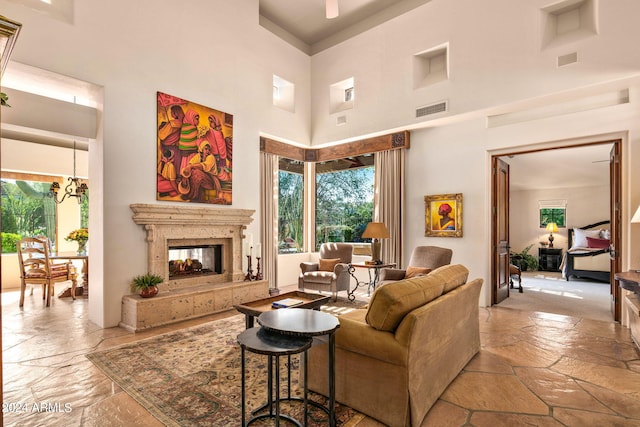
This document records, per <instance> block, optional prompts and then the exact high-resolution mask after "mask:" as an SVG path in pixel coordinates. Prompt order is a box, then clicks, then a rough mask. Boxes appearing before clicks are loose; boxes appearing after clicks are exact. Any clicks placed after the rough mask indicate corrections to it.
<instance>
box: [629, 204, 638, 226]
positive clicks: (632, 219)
mask: <svg viewBox="0 0 640 427" xmlns="http://www.w3.org/2000/svg"><path fill="white" fill-rule="evenodd" d="M631 222H633V223H638V222H640V206H638V209H636V213H634V214H633V218H631Z"/></svg>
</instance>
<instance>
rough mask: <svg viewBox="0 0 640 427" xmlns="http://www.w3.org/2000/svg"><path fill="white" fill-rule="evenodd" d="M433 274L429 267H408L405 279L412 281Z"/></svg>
mask: <svg viewBox="0 0 640 427" xmlns="http://www.w3.org/2000/svg"><path fill="white" fill-rule="evenodd" d="M430 272H431V269H430V268H427V267H412V266H408V267H407V272H406V273H405V274H404V278H405V279H411V278H412V277H417V276H422V275H425V274H428V273H430Z"/></svg>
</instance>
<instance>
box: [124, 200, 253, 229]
mask: <svg viewBox="0 0 640 427" xmlns="http://www.w3.org/2000/svg"><path fill="white" fill-rule="evenodd" d="M130 207H131V210H132V211H133V221H134V222H135V223H136V224H139V225H149V224H150V225H194V224H203V223H206V224H209V225H244V226H247V225H249V224H251V222H252V221H253V218H252V217H251V216H252V215H253V214H254V213H255V211H254V210H252V209H216V208H201V207H192V206H176V205H152V204H144V203H136V204H133V205H130Z"/></svg>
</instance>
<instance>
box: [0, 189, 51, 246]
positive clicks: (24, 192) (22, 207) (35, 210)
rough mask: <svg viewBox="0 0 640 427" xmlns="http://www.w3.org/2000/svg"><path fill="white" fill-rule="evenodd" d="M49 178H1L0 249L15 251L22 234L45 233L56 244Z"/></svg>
mask: <svg viewBox="0 0 640 427" xmlns="http://www.w3.org/2000/svg"><path fill="white" fill-rule="evenodd" d="M50 185H51V181H45V182H41V181H29V180H20V179H10V178H2V184H1V190H2V252H3V253H11V252H15V251H16V242H17V241H19V240H20V239H21V238H22V237H25V236H47V237H48V238H49V239H50V240H51V242H52V244H53V245H54V246H53V247H54V248H55V247H56V246H55V245H56V206H55V202H54V201H53V199H52V198H50V197H47V194H48V193H49V186H50Z"/></svg>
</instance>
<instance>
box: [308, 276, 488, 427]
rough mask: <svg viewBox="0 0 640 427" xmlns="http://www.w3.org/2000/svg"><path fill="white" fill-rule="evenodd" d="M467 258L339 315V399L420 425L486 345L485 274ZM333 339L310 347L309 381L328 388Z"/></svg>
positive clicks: (383, 418) (388, 419)
mask: <svg viewBox="0 0 640 427" xmlns="http://www.w3.org/2000/svg"><path fill="white" fill-rule="evenodd" d="M468 275H469V271H468V270H467V268H466V267H464V266H462V265H446V266H443V267H440V268H437V269H436V270H434V271H432V272H431V273H429V274H428V275H426V276H421V277H417V278H411V279H406V280H401V281H398V282H393V283H389V284H387V285H385V286H382V287H381V288H379V289H377V290H376V291H375V293H374V294H373V295H372V297H371V301H370V303H369V305H368V307H367V308H363V309H357V310H353V311H351V312H348V313H346V314H343V315H341V316H339V319H340V328H339V329H338V330H337V331H336V335H335V339H336V341H335V342H336V354H335V357H336V359H335V375H336V383H335V389H336V400H337V401H338V402H340V403H343V404H345V405H347V406H349V407H351V408H353V409H355V410H357V411H360V412H362V413H364V414H366V415H368V416H370V417H372V418H375V419H377V420H378V421H380V422H382V423H385V424H387V425H389V426H393V427H398V426H414V427H416V426H420V424H421V423H422V421H423V419H424V417H425V416H426V414H427V412H428V411H429V409H430V408H431V406H432V405H433V404H434V403H435V402H436V400H437V399H438V397H440V395H441V394H442V392H443V391H444V390H445V389H446V388H447V386H448V385H449V384H450V383H451V381H453V379H454V378H455V377H456V376H457V375H458V373H460V371H461V370H462V369H463V368H464V366H465V365H466V364H467V363H468V362H469V361H470V360H471V358H472V357H473V356H474V355H475V354H476V353H477V352H478V351H479V349H480V331H479V320H478V312H479V309H478V305H479V297H480V289H481V287H482V279H475V280H472V281H470V282H467V278H468ZM326 346H327V344H326V342H324V343H321V344H319V345H314V346H313V347H312V348H311V349H310V350H309V371H308V373H309V388H310V389H311V390H313V391H316V392H318V393H321V394H323V395H327V390H328V376H327V366H328V351H327V347H326Z"/></svg>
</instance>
